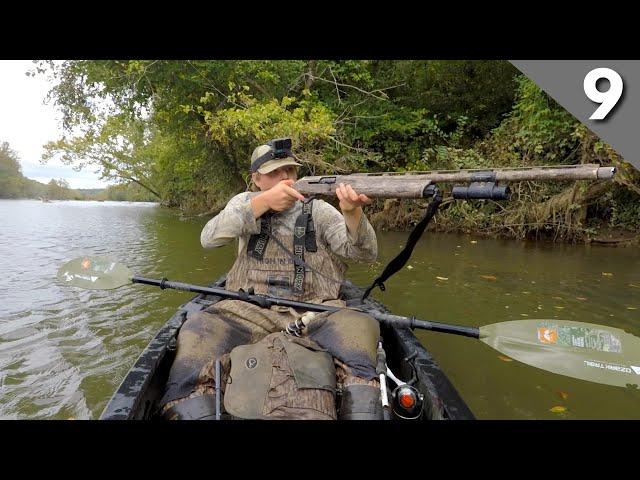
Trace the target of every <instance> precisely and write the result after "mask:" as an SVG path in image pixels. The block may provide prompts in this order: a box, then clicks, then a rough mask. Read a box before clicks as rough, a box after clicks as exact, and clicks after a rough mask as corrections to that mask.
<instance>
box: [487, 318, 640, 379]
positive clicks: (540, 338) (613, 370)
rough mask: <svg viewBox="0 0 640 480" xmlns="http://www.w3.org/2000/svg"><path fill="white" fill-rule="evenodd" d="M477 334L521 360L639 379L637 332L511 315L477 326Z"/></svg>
mask: <svg viewBox="0 0 640 480" xmlns="http://www.w3.org/2000/svg"><path fill="white" fill-rule="evenodd" d="M480 340H482V341H483V342H484V343H486V344H487V345H489V346H490V347H492V348H495V349H496V350H498V351H499V352H501V353H503V354H505V355H508V356H509V357H511V358H514V359H516V360H518V361H520V362H522V363H526V364H527V365H531V366H533V367H537V368H541V369H543V370H547V371H549V372H553V373H557V374H560V375H566V376H568V377H573V378H579V379H582V380H587V381H589V382H596V383H602V384H605V385H613V386H617V387H629V388H638V385H640V338H638V337H635V336H633V335H631V334H629V333H627V332H625V331H624V330H620V329H618V328H612V327H605V326H602V325H594V324H591V323H582V322H573V321H569V320H515V321H511V322H502V323H494V324H492V325H487V326H484V327H480Z"/></svg>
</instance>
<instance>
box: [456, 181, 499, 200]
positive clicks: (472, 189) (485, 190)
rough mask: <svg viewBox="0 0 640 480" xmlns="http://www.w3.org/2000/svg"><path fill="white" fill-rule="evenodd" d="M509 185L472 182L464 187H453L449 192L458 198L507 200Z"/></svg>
mask: <svg viewBox="0 0 640 480" xmlns="http://www.w3.org/2000/svg"><path fill="white" fill-rule="evenodd" d="M509 193H510V190H509V187H507V186H506V185H505V186H498V185H496V184H495V183H485V184H479V183H472V184H471V185H469V186H466V187H460V186H459V187H453V190H452V191H451V194H452V196H453V198H455V199H460V200H472V199H475V200H481V199H487V200H508V199H509Z"/></svg>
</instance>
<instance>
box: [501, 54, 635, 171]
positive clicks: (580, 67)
mask: <svg viewBox="0 0 640 480" xmlns="http://www.w3.org/2000/svg"><path fill="white" fill-rule="evenodd" d="M511 63H512V64H513V65H515V67H516V68H518V69H519V70H520V71H521V72H522V73H524V74H525V75H526V76H527V77H529V78H530V79H531V80H533V81H534V82H535V83H536V85H538V86H539V87H540V88H541V89H542V90H544V91H545V92H547V93H548V94H549V95H550V96H551V97H552V98H553V99H554V100H555V101H556V102H558V103H559V104H560V105H562V106H563V107H564V108H565V109H566V110H567V111H568V112H569V113H571V114H572V115H573V116H574V117H576V118H577V119H578V120H579V121H580V122H582V123H584V124H585V125H586V126H587V127H588V128H589V129H590V130H591V131H592V132H593V133H595V134H596V135H598V137H600V139H601V140H603V141H605V142H606V143H608V144H609V145H611V147H613V148H614V149H615V150H616V151H617V152H618V153H619V154H620V155H622V157H623V158H624V159H625V160H626V161H627V162H629V163H631V164H632V165H634V166H635V167H636V168H637V169H639V170H640V61H639V60H511ZM596 68H607V69H611V70H613V71H614V72H615V73H617V74H618V75H619V76H620V77H621V78H622V95H621V96H620V98H619V100H618V101H617V103H616V104H615V106H614V107H613V108H612V109H611V111H610V112H609V113H608V114H607V115H606V117H605V118H604V119H602V120H595V119H589V117H591V116H592V115H593V113H594V112H595V111H596V109H598V107H599V103H596V102H594V101H592V100H590V99H589V97H588V96H587V94H586V93H585V77H586V76H587V74H589V72H591V71H592V70H594V69H596ZM596 77H597V76H596ZM596 77H594V76H591V77H590V78H591V80H593V79H594V78H596ZM599 82H600V83H598V85H597V90H598V91H599V92H602V93H605V92H609V93H611V92H612V91H609V90H608V89H610V88H611V87H612V85H611V83H610V82H609V81H608V80H600V81H599ZM587 83H590V82H589V81H587ZM592 96H593V94H592Z"/></svg>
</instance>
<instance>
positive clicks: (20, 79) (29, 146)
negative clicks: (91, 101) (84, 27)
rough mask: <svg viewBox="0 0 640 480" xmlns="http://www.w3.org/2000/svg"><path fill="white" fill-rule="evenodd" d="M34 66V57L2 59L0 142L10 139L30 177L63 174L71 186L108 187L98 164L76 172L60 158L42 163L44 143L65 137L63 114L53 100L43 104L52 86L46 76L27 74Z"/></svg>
mask: <svg viewBox="0 0 640 480" xmlns="http://www.w3.org/2000/svg"><path fill="white" fill-rule="evenodd" d="M33 67H34V64H33V63H32V61H31V60H0V143H2V142H8V143H9V147H10V148H11V149H12V150H13V151H14V152H16V153H17V154H18V157H19V159H20V163H21V165H22V174H23V175H24V176H25V177H27V178H31V179H33V180H37V181H39V182H42V183H48V182H49V181H50V180H51V179H52V178H55V179H60V178H64V179H65V180H67V181H68V182H69V186H70V187H71V188H104V187H106V186H107V185H108V183H107V182H105V181H103V180H100V175H99V174H96V173H94V170H95V167H89V168H88V169H84V170H82V171H80V172H75V171H74V170H73V169H72V168H71V166H67V165H64V164H63V163H62V162H60V161H59V160H55V159H53V160H49V161H48V162H47V163H45V164H42V163H40V160H41V158H42V154H43V153H44V148H43V146H44V145H45V144H46V143H47V142H49V141H54V140H58V139H59V138H61V137H62V124H61V118H62V115H61V114H60V113H58V112H57V111H56V109H55V108H54V106H53V102H50V103H49V104H44V99H45V97H46V95H47V92H48V91H49V89H50V88H51V86H52V85H50V84H49V82H48V81H47V79H46V78H45V77H44V76H42V75H36V76H35V77H27V76H26V75H25V73H26V72H27V71H28V70H32V69H33Z"/></svg>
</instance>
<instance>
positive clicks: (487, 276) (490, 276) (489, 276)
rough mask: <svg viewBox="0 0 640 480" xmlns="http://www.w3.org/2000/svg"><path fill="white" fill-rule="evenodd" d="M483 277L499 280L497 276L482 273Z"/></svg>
mask: <svg viewBox="0 0 640 480" xmlns="http://www.w3.org/2000/svg"><path fill="white" fill-rule="evenodd" d="M480 276H481V277H482V278H484V279H485V280H497V279H498V277H495V276H493V275H480Z"/></svg>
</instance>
